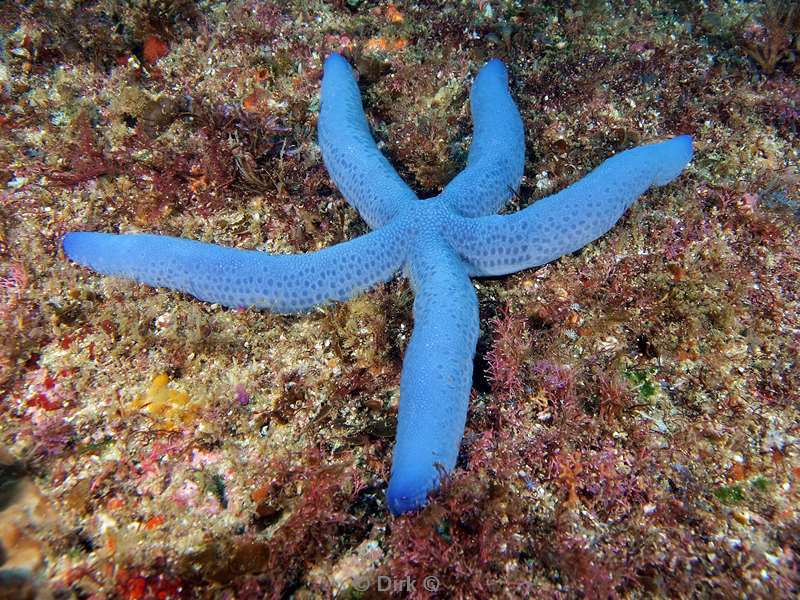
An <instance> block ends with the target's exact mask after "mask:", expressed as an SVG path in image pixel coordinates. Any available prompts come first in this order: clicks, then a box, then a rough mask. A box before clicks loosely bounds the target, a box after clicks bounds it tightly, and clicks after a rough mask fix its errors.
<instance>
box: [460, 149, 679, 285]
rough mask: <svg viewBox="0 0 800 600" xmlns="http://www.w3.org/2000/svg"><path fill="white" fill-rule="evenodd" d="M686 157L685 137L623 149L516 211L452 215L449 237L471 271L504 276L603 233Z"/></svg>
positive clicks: (668, 178)
mask: <svg viewBox="0 0 800 600" xmlns="http://www.w3.org/2000/svg"><path fill="white" fill-rule="evenodd" d="M691 157H692V139H691V137H690V136H688V135H683V136H679V137H676V138H673V139H671V140H667V141H665V142H660V143H657V144H649V145H646V146H639V147H637V148H633V149H631V150H626V151H625V152H621V153H619V154H616V155H614V156H612V157H611V158H609V159H608V160H606V161H605V162H603V163H602V164H601V165H600V166H599V167H597V168H596V169H595V170H594V171H592V172H591V173H589V174H588V175H587V176H586V177H584V178H583V179H581V180H580V181H578V182H576V183H575V184H573V185H571V186H570V187H568V188H566V189H565V190H562V191H561V192H559V193H557V194H554V195H552V196H548V197H547V198H543V199H542V200H539V201H538V202H536V203H534V204H532V205H531V206H529V207H528V208H526V209H524V210H521V211H519V212H517V213H514V214H510V215H494V216H490V217H481V218H476V219H464V218H460V217H453V220H452V222H451V227H450V228H449V229H448V238H449V241H450V243H451V244H452V246H453V248H454V249H455V250H456V252H458V253H459V255H460V256H461V257H462V258H463V259H464V260H465V262H466V263H467V264H468V265H469V270H470V274H471V275H478V276H482V275H506V274H508V273H514V272H516V271H520V270H522V269H527V268H529V267H534V266H536V265H543V264H545V263H548V262H550V261H552V260H555V259H557V258H558V257H560V256H563V255H564V254H568V253H570V252H574V251H575V250H578V249H579V248H582V247H583V246H585V245H586V244H588V243H590V242H592V241H593V240H596V239H597V238H599V237H600V236H601V235H603V234H604V233H606V232H607V231H608V230H609V229H611V227H613V226H614V224H615V223H616V222H617V221H618V220H619V218H620V217H621V216H622V214H623V213H624V212H625V210H626V209H627V208H628V207H629V206H630V205H631V204H632V203H633V201H634V200H636V198H637V197H638V196H640V195H641V194H642V193H644V192H645V191H646V190H647V189H648V188H650V187H651V186H653V185H657V186H660V185H666V184H667V183H669V182H670V181H672V180H673V179H675V178H676V177H677V176H678V175H679V174H680V173H681V171H683V168H684V167H685V166H686V164H687V163H688V162H689V160H690V159H691Z"/></svg>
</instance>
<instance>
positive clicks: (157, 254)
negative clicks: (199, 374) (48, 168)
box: [63, 221, 407, 312]
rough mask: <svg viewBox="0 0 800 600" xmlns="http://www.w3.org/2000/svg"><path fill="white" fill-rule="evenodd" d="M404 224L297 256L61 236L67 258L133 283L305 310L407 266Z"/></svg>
mask: <svg viewBox="0 0 800 600" xmlns="http://www.w3.org/2000/svg"><path fill="white" fill-rule="evenodd" d="M404 231H405V228H404V225H403V224H402V222H401V221H395V222H393V223H391V224H389V225H387V226H386V227H383V228H381V229H380V230H378V231H373V232H371V233H368V234H366V235H363V236H361V237H358V238H355V239H353V240H350V241H349V242H344V243H341V244H337V245H335V246H331V247H330V248H324V249H322V250H319V251H317V252H311V253H308V254H298V255H271V254H268V253H266V252H259V251H256V250H238V249H236V248H227V247H224V246H217V245H215V244H206V243H203V242H196V241H193V240H186V239H181V238H175V237H168V236H161V235H149V234H129V235H114V234H108V233H94V232H85V231H82V232H72V233H68V234H66V235H65V236H64V240H63V248H64V253H65V254H66V255H67V256H68V257H69V258H70V259H72V260H74V261H75V262H77V263H78V264H81V265H83V266H85V267H89V268H91V269H92V270H94V271H97V272H99V273H103V274H105V275H116V276H119V277H129V278H132V279H135V280H136V281H139V282H142V283H146V284H148V285H152V286H157V287H168V288H172V289H175V290H180V291H182V292H186V293H189V294H191V295H192V296H195V297H196V298H199V299H200V300H205V301H208V302H216V303H219V304H222V305H224V306H230V307H248V306H253V307H256V308H267V309H270V310H274V311H278V312H300V311H304V310H308V309H310V308H312V307H313V306H316V305H317V304H320V303H323V302H325V301H328V300H346V299H348V298H351V297H352V296H354V295H356V294H357V293H359V292H361V291H363V290H365V289H367V288H369V287H370V286H372V285H373V284H375V283H377V282H379V281H386V280H388V279H389V278H391V277H392V275H393V274H394V273H395V272H396V271H397V270H399V269H400V267H401V266H402V264H403V262H404V261H405V256H406V248H407V242H406V239H407V236H406V234H405V232H404Z"/></svg>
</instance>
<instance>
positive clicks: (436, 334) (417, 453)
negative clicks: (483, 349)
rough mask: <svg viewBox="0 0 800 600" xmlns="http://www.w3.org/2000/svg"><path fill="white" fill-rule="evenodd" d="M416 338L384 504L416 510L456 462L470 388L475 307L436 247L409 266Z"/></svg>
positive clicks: (428, 246) (459, 270) (455, 268)
mask: <svg viewBox="0 0 800 600" xmlns="http://www.w3.org/2000/svg"><path fill="white" fill-rule="evenodd" d="M410 275H411V280H412V282H413V285H414V289H415V292H416V297H415V300H414V332H413V334H412V335H411V341H410V342H409V344H408V348H407V349H406V353H405V359H404V361H403V371H402V374H401V376H400V410H399V414H398V422H397V442H396V444H395V448H394V454H393V458H392V474H391V479H390V481H389V488H388V490H387V493H386V495H387V503H388V505H389V509H390V510H391V511H392V512H393V513H394V514H400V513H404V512H407V511H409V510H414V509H416V508H418V507H420V506H422V505H423V504H424V503H425V501H426V498H427V494H428V492H429V491H430V490H432V489H434V488H435V487H437V486H438V483H439V477H440V475H441V473H443V472H448V473H449V472H450V471H452V470H453V467H454V466H455V463H456V457H457V456H458V448H459V444H460V442H461V437H462V435H463V434H464V424H465V421H466V416H467V403H468V401H469V392H470V388H471V386H472V359H473V355H474V353H475V345H476V343H477V339H478V300H477V297H476V295H475V290H474V288H473V286H472V283H471V282H470V280H469V277H468V275H467V273H466V271H465V269H464V266H463V264H462V262H461V260H460V259H459V257H458V256H456V255H455V254H454V253H453V251H452V250H451V249H450V248H448V247H447V246H446V244H444V243H443V241H442V240H433V241H431V242H430V243H425V244H424V245H422V246H421V247H418V248H417V250H416V251H415V253H414V256H413V258H412V260H411V265H410Z"/></svg>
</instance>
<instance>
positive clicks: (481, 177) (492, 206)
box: [441, 60, 525, 217]
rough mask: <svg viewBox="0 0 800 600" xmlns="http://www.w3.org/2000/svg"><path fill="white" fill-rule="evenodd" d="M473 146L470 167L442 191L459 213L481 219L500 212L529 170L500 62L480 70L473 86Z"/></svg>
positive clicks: (505, 74) (442, 195) (517, 118)
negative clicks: (526, 165)
mask: <svg viewBox="0 0 800 600" xmlns="http://www.w3.org/2000/svg"><path fill="white" fill-rule="evenodd" d="M470 103H471V108H472V121H473V134H472V145H471V146H470V149H469V156H468V157H467V166H466V168H465V169H464V170H463V171H461V173H459V174H458V175H457V176H456V177H455V178H454V179H453V180H452V181H451V182H450V183H449V184H447V186H446V187H445V189H444V190H443V191H442V193H441V197H442V198H444V199H445V202H446V203H447V204H448V206H450V208H452V209H453V210H454V211H455V212H457V213H459V214H461V215H463V216H465V217H480V216H483V215H490V214H493V213H495V212H497V211H498V210H499V209H500V208H501V207H502V206H503V205H504V204H505V203H506V202H507V201H508V199H509V198H511V196H512V194H513V193H514V192H515V190H516V189H517V188H518V186H519V182H520V180H521V179H522V173H523V170H524V168H525V134H524V131H523V128H522V118H521V117H520V115H519V110H517V105H516V104H514V100H513V99H512V98H511V93H510V92H509V90H508V73H507V71H506V68H505V66H503V63H501V62H500V61H499V60H491V61H489V62H488V63H486V65H485V66H484V67H483V68H482V69H481V70H480V72H479V73H478V75H477V77H475V83H474V84H473V86H472V93H471V96H470Z"/></svg>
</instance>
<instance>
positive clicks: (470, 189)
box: [63, 54, 692, 514]
mask: <svg viewBox="0 0 800 600" xmlns="http://www.w3.org/2000/svg"><path fill="white" fill-rule="evenodd" d="M471 108H472V119H473V123H474V134H473V140H472V145H471V147H470V151H469V156H468V159H467V166H466V168H465V169H464V170H463V171H462V172H461V173H460V174H459V175H458V176H456V177H455V178H454V179H453V180H452V181H451V182H450V183H449V185H447V187H445V188H444V190H443V191H442V193H441V194H439V195H438V196H436V197H435V198H432V199H430V200H427V201H420V200H419V199H418V198H417V196H416V195H415V194H414V192H412V191H411V189H410V188H409V187H408V186H407V185H406V184H405V183H404V182H403V181H402V179H400V177H399V176H398V175H397V173H396V172H395V170H394V169H393V168H392V166H391V165H390V164H389V162H388V161H387V160H386V158H385V157H384V156H383V155H382V154H381V153H380V151H379V150H378V149H377V147H376V146H375V142H374V140H373V139H372V136H371V134H370V129H369V125H368V124H367V120H366V118H365V116H364V111H363V108H362V105H361V97H360V94H359V90H358V86H357V85H356V82H355V80H354V78H353V71H352V69H351V67H350V65H349V64H348V63H347V62H346V61H345V59H344V58H342V57H341V56H339V55H338V54H333V55H331V56H329V57H328V58H327V59H326V61H325V67H324V75H323V79H322V100H321V109H320V116H319V125H318V128H319V144H320V147H321V149H322V156H323V159H324V161H325V165H326V167H327V169H328V171H329V173H330V175H331V177H332V178H333V180H334V181H335V182H336V184H337V186H338V187H339V189H340V190H341V192H342V194H343V195H344V197H345V198H346V199H347V201H348V202H349V203H350V204H351V205H353V206H354V207H355V208H356V209H357V210H358V211H359V213H360V214H361V216H362V217H363V218H364V220H365V221H366V222H367V223H368V224H369V226H370V227H371V228H373V229H375V231H372V232H370V233H368V234H366V235H364V236H361V237H359V238H356V239H354V240H351V241H348V242H344V243H341V244H337V245H335V246H333V247H330V248H325V249H323V250H320V251H318V252H312V253H309V254H303V255H295V256H273V255H270V254H267V253H265V252H258V251H247V250H237V249H233V248H225V247H222V246H216V245H213V244H205V243H201V242H196V241H191V240H186V239H179V238H173V237H166V236H158V235H147V234H131V235H113V234H105V233H93V232H72V233H68V234H66V236H65V237H64V240H63V248H64V252H65V253H66V255H67V256H68V257H69V258H71V259H72V260H74V261H75V262H77V263H79V264H81V265H84V266H87V267H90V268H91V269H94V270H95V271H98V272H100V273H104V274H107V275H117V276H124V277H130V278H133V279H136V280H137V281H140V282H144V283H147V284H150V285H153V286H164V287H169V288H173V289H176V290H181V291H184V292H187V293H189V294H191V295H193V296H195V297H197V298H199V299H201V300H206V301H208V302H216V303H219V304H223V305H225V306H230V307H246V306H253V307H258V308H266V309H270V310H273V311H280V312H298V311H304V310H307V309H310V308H312V307H314V306H317V305H319V304H321V303H324V302H327V301H331V300H347V299H348V298H351V297H353V296H354V295H356V294H358V293H359V292H361V291H363V290H365V289H367V288H369V287H370V286H372V285H374V284H375V283H377V282H379V281H386V280H388V279H390V278H391V277H392V276H393V275H394V274H395V273H396V272H397V271H399V270H400V269H401V267H405V271H406V273H407V274H408V276H409V277H410V278H411V281H412V284H413V288H414V291H415V294H416V297H415V300H414V331H413V334H412V336H411V340H410V342H409V344H408V348H407V349H406V353H405V358H404V361H403V370H402V374H401V377H400V409H399V415H398V425H397V441H396V444H395V448H394V455H393V460H392V471H391V478H390V481H389V486H388V490H387V502H388V505H389V509H390V510H391V511H392V512H393V513H395V514H400V513H403V512H406V511H410V510H413V509H416V508H419V507H420V506H422V505H424V504H425V502H426V499H427V495H428V492H430V491H431V490H433V489H435V488H436V487H437V486H438V485H439V480H440V470H441V469H444V471H446V472H449V471H451V470H452V469H453V467H454V466H455V463H456V457H457V455H458V449H459V444H460V441H461V437H462V435H463V433H464V425H465V421H466V415H467V403H468V400H469V393H470V388H471V383H472V361H473V355H474V353H475V346H476V343H477V339H478V332H479V325H478V300H477V297H476V295H475V290H474V288H473V286H472V284H471V282H470V277H471V276H484V275H504V274H508V273H513V272H515V271H519V270H521V269H527V268H529V267H533V266H536V265H542V264H545V263H548V262H550V261H552V260H555V259H557V258H558V257H560V256H563V255H564V254H567V253H570V252H573V251H575V250H578V249H579V248H581V247H582V246H584V245H586V244H588V243H590V242H592V241H593V240H595V239H597V238H598V237H600V236H601V235H603V234H604V233H605V232H607V231H608V230H609V229H611V227H612V226H613V225H614V224H615V223H616V222H617V220H618V219H619V218H620V217H621V216H622V214H623V213H624V212H625V210H626V209H627V208H628V206H630V205H631V203H632V202H633V201H634V200H635V199H636V198H637V197H638V196H639V195H640V194H642V193H643V192H645V191H646V190H647V189H648V188H649V187H651V186H652V185H665V184H667V183H668V182H670V181H671V180H673V179H674V178H676V177H677V176H678V175H679V174H680V173H681V171H682V170H683V168H684V167H685V165H686V164H687V163H688V162H689V160H690V158H691V155H692V142H691V138H690V137H689V136H687V135H684V136H680V137H676V138H673V139H670V140H667V141H664V142H661V143H656V144H651V145H646V146H639V147H637V148H633V149H632V150H627V151H625V152H622V153H620V154H617V155H615V156H613V157H612V158H610V159H608V160H606V161H605V162H604V163H602V164H601V165H600V166H599V167H598V168H597V169H595V170H594V171H592V172H591V173H589V174H588V175H587V176H586V177H584V178H583V179H581V180H580V181H578V182H577V183H575V184H574V185H572V186H570V187H568V188H567V189H565V190H563V191H561V192H559V193H557V194H555V195H553V196H549V197H547V198H544V199H542V200H539V201H538V202H535V203H534V204H532V205H531V206H529V207H528V208H526V209H524V210H521V211H519V212H517V213H514V214H510V215H494V214H493V213H495V212H496V211H497V210H499V209H500V207H502V206H503V204H504V203H505V202H506V201H507V200H508V199H509V198H510V197H511V195H512V194H513V193H514V191H515V190H516V189H517V188H518V185H519V183H520V180H521V179H522V174H523V169H524V165H525V145H524V134H523V127H522V120H521V118H520V115H519V111H518V110H517V107H516V105H515V104H514V101H513V100H512V98H511V95H510V92H509V88H508V75H507V73H506V69H505V67H504V66H503V64H502V63H501V62H500V61H498V60H491V61H490V62H488V63H487V64H486V65H485V66H484V67H483V68H482V69H481V70H480V72H479V73H478V75H477V76H476V78H475V82H474V84H473V87H472V93H471Z"/></svg>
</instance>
